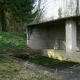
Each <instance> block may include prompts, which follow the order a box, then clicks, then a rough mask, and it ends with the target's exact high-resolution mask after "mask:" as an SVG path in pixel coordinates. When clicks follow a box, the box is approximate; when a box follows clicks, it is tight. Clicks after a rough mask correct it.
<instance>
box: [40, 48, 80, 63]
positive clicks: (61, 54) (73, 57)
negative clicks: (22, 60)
mask: <svg viewBox="0 0 80 80" xmlns="http://www.w3.org/2000/svg"><path fill="white" fill-rule="evenodd" d="M41 51H42V53H43V56H48V57H50V58H54V59H59V60H66V61H73V62H79V63H80V52H75V53H72V54H67V53H66V51H65V50H53V49H43V50H41Z"/></svg>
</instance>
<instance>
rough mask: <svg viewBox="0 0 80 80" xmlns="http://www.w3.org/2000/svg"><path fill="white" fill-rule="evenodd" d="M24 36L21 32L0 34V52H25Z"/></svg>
mask: <svg viewBox="0 0 80 80" xmlns="http://www.w3.org/2000/svg"><path fill="white" fill-rule="evenodd" d="M26 39H27V38H26V34H25V33H22V32H0V50H2V51H14V52H19V51H27V48H26Z"/></svg>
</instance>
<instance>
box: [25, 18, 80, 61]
mask: <svg viewBox="0 0 80 80" xmlns="http://www.w3.org/2000/svg"><path fill="white" fill-rule="evenodd" d="M27 45H28V47H30V48H31V49H34V50H35V49H36V50H41V53H42V54H43V55H45V56H49V57H52V58H57V59H60V60H69V61H75V62H80V16H71V17H67V18H61V19H56V20H51V21H47V22H43V23H38V24H31V25H28V26H27Z"/></svg>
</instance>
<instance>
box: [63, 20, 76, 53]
mask: <svg viewBox="0 0 80 80" xmlns="http://www.w3.org/2000/svg"><path fill="white" fill-rule="evenodd" d="M65 25H66V52H67V53H74V52H76V49H77V48H76V21H73V20H67V21H66V24H65Z"/></svg>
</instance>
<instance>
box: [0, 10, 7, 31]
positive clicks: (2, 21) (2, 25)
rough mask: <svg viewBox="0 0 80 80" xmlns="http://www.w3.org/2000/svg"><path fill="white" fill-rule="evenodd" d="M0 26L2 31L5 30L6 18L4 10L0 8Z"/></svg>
mask: <svg viewBox="0 0 80 80" xmlns="http://www.w3.org/2000/svg"><path fill="white" fill-rule="evenodd" d="M1 27H2V31H3V32H6V31H7V29H6V19H5V12H4V10H1Z"/></svg>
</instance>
